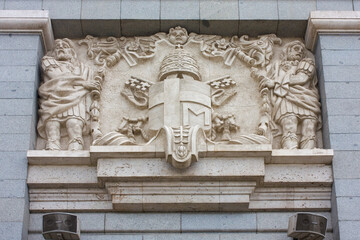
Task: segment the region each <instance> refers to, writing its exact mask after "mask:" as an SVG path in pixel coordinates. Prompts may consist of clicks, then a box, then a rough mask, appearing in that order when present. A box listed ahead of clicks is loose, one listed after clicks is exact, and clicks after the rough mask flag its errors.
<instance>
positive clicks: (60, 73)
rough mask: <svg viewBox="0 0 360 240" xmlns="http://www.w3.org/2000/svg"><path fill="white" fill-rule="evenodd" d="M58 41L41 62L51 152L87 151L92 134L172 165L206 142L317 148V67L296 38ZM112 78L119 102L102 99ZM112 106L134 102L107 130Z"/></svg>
mask: <svg viewBox="0 0 360 240" xmlns="http://www.w3.org/2000/svg"><path fill="white" fill-rule="evenodd" d="M56 43H57V44H56V48H55V49H54V51H52V52H50V53H48V55H47V56H45V57H44V58H43V60H42V66H43V76H44V83H43V84H42V85H41V87H40V88H39V95H40V110H39V115H40V120H39V124H38V130H39V135H40V137H41V138H43V142H44V143H43V147H42V148H45V149H47V150H60V149H62V148H63V149H68V150H81V149H83V148H84V146H85V144H84V136H87V135H88V134H90V136H91V137H90V140H89V141H88V142H89V143H90V144H89V145H141V146H144V145H145V146H146V145H152V144H154V145H162V148H161V149H163V151H164V152H165V157H166V159H167V161H168V162H170V163H171V164H172V165H173V166H174V167H177V168H187V167H189V166H190V165H191V163H192V162H194V161H197V160H198V158H199V155H198V149H199V148H200V146H203V145H217V144H231V145H236V144H237V145H244V144H273V147H274V148H284V149H297V148H306V149H311V148H316V147H318V146H317V143H316V141H317V135H316V134H317V131H318V130H319V128H320V103H319V96H318V92H317V88H316V84H317V80H316V74H315V65H314V60H313V56H312V54H311V53H310V52H308V51H307V50H306V49H305V47H304V45H303V44H302V43H301V42H299V41H297V40H296V41H294V40H292V41H291V40H290V41H289V40H286V43H284V44H283V43H282V40H281V39H279V38H278V37H276V36H275V35H274V34H269V35H263V36H259V37H258V38H256V39H250V38H249V37H248V36H242V37H238V36H233V37H231V38H224V37H221V36H217V35H199V34H196V33H190V34H188V32H187V31H186V29H184V28H181V27H176V28H171V29H170V30H169V33H168V34H166V33H157V34H155V35H152V36H147V37H131V38H125V37H121V38H115V37H108V38H97V37H92V36H87V37H86V38H85V39H83V40H80V41H78V45H77V46H76V44H74V42H73V41H71V40H69V39H63V40H57V42H56ZM84 46H85V47H86V48H87V49H86V50H85V47H84ZM85 51H86V53H85ZM78 55H79V56H80V55H81V56H82V59H81V60H80V58H79V57H78ZM236 59H237V61H235V60H236ZM122 60H125V62H126V63H127V64H128V66H127V68H126V69H127V70H124V69H125V67H124V65H121V61H122ZM149 62H151V63H149ZM146 64H148V65H149V64H150V67H147V68H146V69H142V68H141V66H142V65H146ZM212 64H213V65H212ZM148 65H147V66H148ZM132 68H133V69H138V71H135V70H134V71H132V70H131V69H132ZM129 69H130V70H129ZM213 69H215V70H213ZM216 69H217V70H216ZM115 73H118V75H116V74H115ZM107 82H111V83H112V85H111V86H118V88H117V89H119V91H118V92H117V96H118V98H117V99H115V98H114V99H113V100H112V101H113V103H110V102H109V100H108V99H107V100H106V101H104V102H103V101H102V96H101V95H102V92H103V91H102V87H103V88H104V87H105V86H107V84H106V83H107ZM257 85H258V88H256V87H255V88H254V86H257ZM114 91H115V90H114ZM245 92H251V93H252V95H251V96H246V97H245V94H244V93H245ZM125 102H126V103H125ZM106 104H110V105H111V104H112V108H113V109H116V108H121V107H122V106H123V105H124V106H126V109H125V110H122V112H121V113H122V114H121V115H119V116H118V118H117V119H114V121H117V123H116V124H117V125H116V127H113V126H112V127H107V126H104V125H101V124H102V122H103V121H100V120H101V119H106V118H107V112H106V111H103V108H104V105H106ZM246 109H248V110H246ZM254 109H255V110H254ZM247 111H251V113H254V112H255V113H256V114H255V115H254V116H249V113H248V112H247ZM249 122H255V124H253V126H254V127H251V128H249V126H252V125H251V124H249ZM114 126H115V124H114ZM109 128H111V130H109ZM104 129H107V130H104ZM63 137H66V138H67V140H68V143H67V144H65V145H66V146H65V147H64V143H62V145H61V139H62V138H63ZM39 148H41V147H39Z"/></svg>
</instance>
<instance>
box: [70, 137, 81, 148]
mask: <svg viewBox="0 0 360 240" xmlns="http://www.w3.org/2000/svg"><path fill="white" fill-rule="evenodd" d="M83 148H84V142H83V139H82V138H80V137H78V138H73V139H72V140H71V141H70V142H69V147H68V150H70V151H77V150H83Z"/></svg>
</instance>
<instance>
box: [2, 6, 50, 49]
mask: <svg viewBox="0 0 360 240" xmlns="http://www.w3.org/2000/svg"><path fill="white" fill-rule="evenodd" d="M0 32H2V33H36V34H40V35H41V37H42V40H43V43H44V48H45V51H48V50H50V49H52V47H53V44H54V35H53V31H52V28H51V21H50V18H49V12H48V11H42V10H0Z"/></svg>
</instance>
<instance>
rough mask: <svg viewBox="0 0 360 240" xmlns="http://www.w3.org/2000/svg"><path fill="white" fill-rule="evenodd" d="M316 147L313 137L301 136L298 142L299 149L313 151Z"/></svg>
mask: <svg viewBox="0 0 360 240" xmlns="http://www.w3.org/2000/svg"><path fill="white" fill-rule="evenodd" d="M315 147H316V137H315V136H303V137H302V138H301V141H300V148H301V149H314V148H315Z"/></svg>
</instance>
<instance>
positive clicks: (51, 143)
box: [45, 139, 61, 151]
mask: <svg viewBox="0 0 360 240" xmlns="http://www.w3.org/2000/svg"><path fill="white" fill-rule="evenodd" d="M45 150H52V151H53V150H61V148H60V141H59V140H51V139H49V140H47V141H46V145H45Z"/></svg>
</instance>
